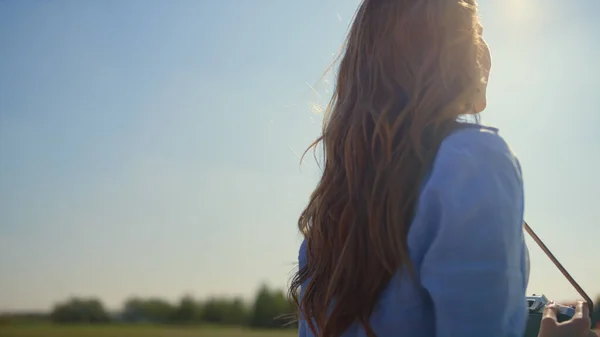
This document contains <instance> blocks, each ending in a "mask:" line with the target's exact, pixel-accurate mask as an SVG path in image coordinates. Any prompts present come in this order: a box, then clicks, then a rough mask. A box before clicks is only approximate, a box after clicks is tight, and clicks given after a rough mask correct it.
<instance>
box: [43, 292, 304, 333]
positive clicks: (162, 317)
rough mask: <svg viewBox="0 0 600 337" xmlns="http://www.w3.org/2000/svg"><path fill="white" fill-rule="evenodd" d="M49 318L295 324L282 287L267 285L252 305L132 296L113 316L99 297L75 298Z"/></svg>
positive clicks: (224, 300)
mask: <svg viewBox="0 0 600 337" xmlns="http://www.w3.org/2000/svg"><path fill="white" fill-rule="evenodd" d="M50 318H51V320H52V321H53V322H55V323H104V322H109V321H115V322H120V323H153V324H177V325H182V324H184V325H189V324H202V323H206V324H211V325H231V326H250V327H253V328H267V329H273V328H282V327H296V324H295V323H296V322H295V321H296V315H295V308H294V305H292V303H291V302H290V301H289V300H288V298H287V297H286V295H285V293H284V292H283V291H281V290H272V289H269V287H267V286H266V285H264V286H262V287H261V288H260V290H259V291H258V293H257V295H256V297H255V299H254V301H253V303H252V304H251V305H250V306H249V305H247V304H246V303H244V301H243V300H242V299H241V298H222V297H221V298H210V299H208V300H206V301H205V302H198V301H196V300H195V299H194V298H192V297H191V296H184V297H183V298H181V300H180V301H179V302H178V303H177V304H171V303H169V302H168V301H165V300H162V299H159V298H149V299H143V298H129V299H127V300H126V301H125V303H124V304H123V308H122V310H121V312H120V313H119V314H118V315H115V316H114V317H113V319H111V318H110V317H109V315H108V313H107V312H106V310H105V309H104V306H103V305H102V303H101V302H100V301H99V300H96V299H78V298H73V299H70V300H68V301H66V302H64V303H59V304H58V305H56V306H55V307H54V309H53V310H52V313H51V314H50Z"/></svg>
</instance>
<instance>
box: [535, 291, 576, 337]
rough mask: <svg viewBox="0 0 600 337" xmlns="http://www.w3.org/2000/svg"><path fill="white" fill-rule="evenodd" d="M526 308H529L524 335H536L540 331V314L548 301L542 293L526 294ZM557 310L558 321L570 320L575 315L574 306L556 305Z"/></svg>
mask: <svg viewBox="0 0 600 337" xmlns="http://www.w3.org/2000/svg"><path fill="white" fill-rule="evenodd" d="M526 300H527V308H528V310H529V313H528V316H527V328H526V330H525V337H537V336H538V333H539V331H540V324H541V322H542V314H543V313H544V308H545V307H546V304H548V303H549V302H550V301H549V300H548V298H547V297H546V296H544V295H535V294H534V295H533V296H527V298H526ZM556 306H557V307H558V312H557V314H556V317H557V319H558V321H559V322H565V321H568V320H570V319H571V318H572V317H573V316H574V315H575V308H574V307H570V306H565V305H560V304H557V305H556Z"/></svg>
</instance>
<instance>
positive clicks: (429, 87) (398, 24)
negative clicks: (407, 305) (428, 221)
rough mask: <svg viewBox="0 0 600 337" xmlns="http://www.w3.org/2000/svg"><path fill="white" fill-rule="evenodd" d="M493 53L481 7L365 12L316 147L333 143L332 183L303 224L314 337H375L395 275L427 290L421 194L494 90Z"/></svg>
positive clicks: (304, 273)
mask: <svg viewBox="0 0 600 337" xmlns="http://www.w3.org/2000/svg"><path fill="white" fill-rule="evenodd" d="M486 53H487V47H485V44H484V43H483V40H482V39H481V25H480V23H479V20H478V15H477V6H476V3H475V1H474V0H364V1H363V2H362V3H361V4H360V6H359V8H358V10H357V12H356V14H355V17H354V20H353V23H352V25H351V27H350V31H349V34H348V36H347V39H346V42H345V45H344V50H343V53H342V54H341V62H340V63H339V69H338V74H337V81H336V86H335V92H334V94H333V97H332V98H331V101H330V103H329V105H328V108H327V111H326V114H325V120H324V124H323V131H322V135H321V136H320V137H319V138H318V139H317V140H316V141H315V142H314V143H313V144H312V145H311V147H309V149H310V148H313V149H316V146H317V145H319V144H321V145H322V149H323V152H324V165H323V175H322V177H321V179H320V181H319V183H318V185H317V187H316V189H315V190H314V192H313V193H312V195H311V197H310V200H309V202H308V205H307V206H306V208H305V209H304V211H303V212H302V214H301V216H300V218H299V220H298V227H299V229H300V231H301V232H302V234H303V235H304V237H305V240H306V244H307V256H306V261H307V263H306V265H305V266H304V267H302V268H300V269H299V270H298V271H297V273H295V275H294V277H293V279H292V281H291V286H290V289H289V294H290V296H291V297H292V298H293V299H294V301H295V302H296V304H297V305H298V308H299V312H300V314H301V316H302V317H303V318H305V319H306V321H307V323H308V325H309V327H310V329H311V330H312V332H313V333H314V334H315V336H319V337H338V336H340V335H341V334H342V333H343V332H344V331H345V330H347V329H348V328H349V327H350V325H351V324H353V323H355V322H357V323H359V324H362V325H363V326H364V328H365V331H366V332H367V335H368V336H370V337H373V336H376V335H375V332H374V331H373V329H372V327H371V326H370V324H369V318H370V315H371V313H372V312H373V310H374V307H375V304H376V302H377V300H378V296H379V295H380V293H381V291H382V290H383V289H384V287H385V286H386V285H387V283H388V282H389V281H390V279H391V278H392V276H393V275H394V274H395V273H397V272H408V273H410V275H411V276H413V277H412V279H413V280H415V281H418V280H417V278H416V275H415V273H414V272H413V268H412V266H411V263H410V259H409V256H408V251H407V233H408V230H409V227H410V223H411V221H412V217H413V213H414V211H415V206H416V201H417V198H418V194H419V188H420V184H421V183H422V180H423V178H424V176H425V174H426V172H427V170H428V168H429V167H430V165H431V163H432V161H433V159H434V157H435V153H436V150H437V147H438V146H439V144H440V143H441V141H442V140H443V138H444V137H445V136H446V135H447V134H448V133H449V132H451V131H452V129H453V128H454V127H455V125H456V121H457V119H458V118H459V116H461V115H463V114H465V113H470V112H471V111H470V110H469V109H470V107H471V106H472V103H473V98H474V97H476V96H477V95H478V94H479V93H480V92H481V90H482V87H483V88H485V85H484V82H485V81H486V80H487V70H489V68H488V69H486V66H487V65H483V66H482V62H485V60H484V58H485V56H487V55H485V54H486ZM307 151H308V150H307ZM301 287H302V290H303V296H302V297H301V298H300V296H299V290H300V288H301Z"/></svg>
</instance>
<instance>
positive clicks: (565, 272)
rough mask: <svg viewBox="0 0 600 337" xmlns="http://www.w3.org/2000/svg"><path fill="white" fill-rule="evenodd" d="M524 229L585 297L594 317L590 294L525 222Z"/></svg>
mask: <svg viewBox="0 0 600 337" xmlns="http://www.w3.org/2000/svg"><path fill="white" fill-rule="evenodd" d="M523 228H524V229H525V231H526V232H527V234H529V236H531V238H532V239H533V241H535V243H537V245H538V246H539V247H540V248H541V249H542V251H543V252H544V253H545V254H546V256H548V258H549V259H550V260H551V261H552V263H554V265H555V266H556V268H558V270H560V272H561V273H562V274H563V275H564V276H565V278H566V279H567V280H568V281H569V283H571V285H572V286H573V288H575V290H577V292H578V293H579V295H581V297H583V299H584V300H585V301H586V302H587V305H588V307H589V308H590V316H592V315H593V313H594V302H592V299H591V298H590V297H589V296H588V294H587V293H586V292H585V290H583V288H581V286H580V285H579V283H577V281H575V279H574V278H573V277H572V276H571V274H569V272H568V271H567V270H566V269H565V267H563V265H562V264H561V263H560V262H559V261H558V259H557V258H556V257H555V256H554V254H552V252H551V251H550V249H548V247H547V246H546V245H545V244H544V242H543V241H542V239H540V237H539V236H537V234H535V232H534V231H533V229H531V227H529V225H528V224H527V222H525V221H523Z"/></svg>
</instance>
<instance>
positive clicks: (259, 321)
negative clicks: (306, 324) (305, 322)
mask: <svg viewBox="0 0 600 337" xmlns="http://www.w3.org/2000/svg"><path fill="white" fill-rule="evenodd" d="M294 312H295V310H294V308H293V306H292V304H291V302H290V301H289V300H288V299H287V297H286V296H285V294H284V293H283V291H281V290H271V289H269V288H268V287H267V286H266V285H263V286H262V287H261V288H260V290H259V291H258V294H257V295H256V299H255V300H254V306H253V308H252V318H251V320H250V326H252V327H261V328H282V327H285V326H289V325H290V323H291V322H292V321H293V319H294V317H295V315H294Z"/></svg>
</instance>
